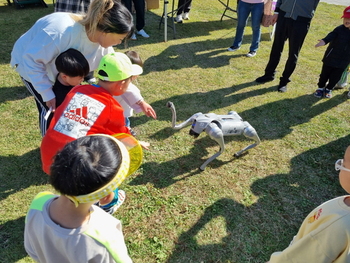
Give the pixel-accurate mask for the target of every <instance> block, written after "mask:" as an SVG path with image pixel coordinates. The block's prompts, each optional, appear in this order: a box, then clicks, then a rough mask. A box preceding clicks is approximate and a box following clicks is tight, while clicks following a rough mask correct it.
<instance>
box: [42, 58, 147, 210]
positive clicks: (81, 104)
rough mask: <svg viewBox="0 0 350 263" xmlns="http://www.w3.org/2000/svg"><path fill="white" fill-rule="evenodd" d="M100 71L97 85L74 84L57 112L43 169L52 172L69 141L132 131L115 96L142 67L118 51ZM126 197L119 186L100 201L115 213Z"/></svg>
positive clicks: (45, 148) (48, 134)
mask: <svg viewBox="0 0 350 263" xmlns="http://www.w3.org/2000/svg"><path fill="white" fill-rule="evenodd" d="M97 73H98V78H99V80H98V83H97V84H96V85H95V84H94V85H81V86H76V87H74V88H73V89H72V90H71V91H70V92H69V93H68V94H67V96H66V98H65V99H64V101H63V103H62V104H61V105H60V106H59V107H58V108H57V109H56V111H55V113H54V116H53V118H52V121H51V123H50V126H49V128H48V129H47V131H46V134H45V136H44V138H43V140H42V143H41V147H40V152H41V161H42V165H43V170H44V172H45V173H47V174H49V175H50V166H51V163H52V160H53V157H54V156H55V155H56V153H57V152H58V151H59V150H61V149H62V148H63V147H64V145H66V144H67V143H68V142H71V141H73V140H76V139H78V138H80V137H83V136H86V135H91V134H97V133H102V134H108V135H113V134H117V133H127V134H130V131H129V129H128V128H127V127H126V126H125V120H124V114H123V108H122V107H121V106H120V104H119V103H118V102H117V101H116V100H115V99H114V98H113V96H119V95H121V94H123V93H124V92H125V91H126V89H127V88H128V86H129V84H130V81H131V77H132V76H135V75H140V74H141V73H142V68H141V67H140V66H138V65H134V64H132V63H131V61H130V59H129V58H128V57H127V56H126V55H125V54H124V53H120V52H115V53H109V54H107V55H105V56H104V57H103V58H102V59H101V61H100V64H99V67H98V71H97ZM124 199H125V193H124V191H122V190H119V191H118V189H116V190H115V196H114V198H113V199H112V200H108V201H109V202H100V206H101V207H102V208H103V209H104V210H105V211H107V212H109V213H111V214H112V213H114V212H115V211H116V210H117V209H118V208H119V206H120V205H121V204H122V202H123V201H124Z"/></svg>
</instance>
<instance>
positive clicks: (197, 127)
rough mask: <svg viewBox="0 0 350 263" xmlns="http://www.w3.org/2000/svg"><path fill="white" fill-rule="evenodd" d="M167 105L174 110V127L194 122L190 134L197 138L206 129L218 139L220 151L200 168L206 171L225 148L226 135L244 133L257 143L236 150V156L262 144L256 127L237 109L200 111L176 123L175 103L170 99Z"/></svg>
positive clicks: (214, 138)
mask: <svg viewBox="0 0 350 263" xmlns="http://www.w3.org/2000/svg"><path fill="white" fill-rule="evenodd" d="M166 106H167V107H168V108H170V110H171V111H172V128H173V129H175V130H180V129H182V128H184V127H186V126H189V125H191V124H192V126H191V129H190V135H191V136H193V137H194V138H197V137H198V136H199V134H200V133H201V132H203V131H205V132H206V133H207V134H208V135H209V137H210V138H211V139H213V140H214V141H216V142H217V143H218V144H219V146H220V151H219V152H217V153H216V154H214V155H213V156H211V157H210V158H209V159H208V160H207V161H205V162H204V163H203V164H202V165H201V166H200V167H199V169H201V170H202V171H204V169H205V167H206V166H207V164H208V163H210V162H211V161H213V160H214V159H215V158H217V157H218V156H219V155H220V154H222V153H223V152H224V150H225V142H224V136H230V135H242V134H243V135H244V136H245V137H246V138H249V139H252V140H254V141H255V143H253V144H251V145H249V146H247V147H245V148H244V149H242V150H240V151H238V152H236V153H235V154H234V156H235V157H238V156H240V155H242V154H243V153H244V152H245V151H247V150H248V149H251V148H254V147H255V146H257V145H258V144H260V138H259V136H258V134H257V132H256V131H255V129H254V128H253V127H252V126H251V125H250V124H249V123H248V122H246V121H243V119H242V118H241V117H240V116H239V115H238V113H237V112H235V111H230V112H229V113H228V114H227V115H216V114H215V113H207V114H203V113H201V112H198V113H196V114H193V115H192V116H191V117H190V118H189V119H187V120H186V121H184V122H183V123H180V124H178V125H176V109H175V105H174V103H172V102H171V101H168V102H167V104H166Z"/></svg>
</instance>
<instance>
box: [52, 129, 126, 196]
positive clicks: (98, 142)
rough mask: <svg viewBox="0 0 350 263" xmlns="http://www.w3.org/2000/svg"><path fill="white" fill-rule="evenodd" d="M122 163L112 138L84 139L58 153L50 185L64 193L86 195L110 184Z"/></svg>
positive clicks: (90, 137)
mask: <svg viewBox="0 0 350 263" xmlns="http://www.w3.org/2000/svg"><path fill="white" fill-rule="evenodd" d="M121 161H122V156H121V151H120V149H119V146H118V145H117V144H116V143H115V141H114V140H113V139H112V138H109V137H107V136H100V135H92V136H84V137H81V138H78V139H76V140H74V141H72V142H70V143H68V144H66V146H65V147H64V148H63V149H62V150H61V151H60V152H58V153H57V154H56V156H55V157H54V161H53V163H52V165H51V167H50V174H51V176H50V183H51V184H52V186H53V187H54V188H55V189H56V190H57V191H59V192H60V193H61V194H64V195H70V196H78V195H86V194H89V193H92V192H94V191H96V190H98V189H100V188H101V187H103V186H104V185H106V184H107V183H109V182H110V181H111V180H112V179H113V178H114V176H115V175H116V173H117V172H118V170H119V167H120V164H121Z"/></svg>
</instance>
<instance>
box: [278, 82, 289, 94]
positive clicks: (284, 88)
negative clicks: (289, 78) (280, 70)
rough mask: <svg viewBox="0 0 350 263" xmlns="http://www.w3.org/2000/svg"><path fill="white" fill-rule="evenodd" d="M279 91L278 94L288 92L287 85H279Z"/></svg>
mask: <svg viewBox="0 0 350 263" xmlns="http://www.w3.org/2000/svg"><path fill="white" fill-rule="evenodd" d="M277 91H278V92H282V93H283V92H287V84H286V85H283V86H282V85H278V87H277Z"/></svg>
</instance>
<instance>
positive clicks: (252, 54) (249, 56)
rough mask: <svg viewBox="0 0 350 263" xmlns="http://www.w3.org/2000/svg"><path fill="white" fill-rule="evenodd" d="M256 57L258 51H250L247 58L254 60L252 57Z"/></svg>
mask: <svg viewBox="0 0 350 263" xmlns="http://www.w3.org/2000/svg"><path fill="white" fill-rule="evenodd" d="M255 55H256V51H249V52H248V54H247V57H248V58H252V57H255Z"/></svg>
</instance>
